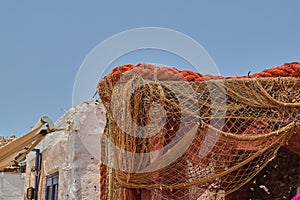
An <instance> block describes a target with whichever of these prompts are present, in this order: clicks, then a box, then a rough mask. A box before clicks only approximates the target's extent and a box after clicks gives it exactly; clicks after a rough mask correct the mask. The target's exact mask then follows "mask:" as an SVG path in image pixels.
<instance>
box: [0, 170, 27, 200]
mask: <svg viewBox="0 0 300 200" xmlns="http://www.w3.org/2000/svg"><path fill="white" fill-rule="evenodd" d="M24 177H25V174H17V173H8V172H0V200H22V199H23V198H24V192H23V191H24V190H23V188H24Z"/></svg>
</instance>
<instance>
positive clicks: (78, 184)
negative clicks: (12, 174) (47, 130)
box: [25, 102, 106, 200]
mask: <svg viewBox="0 0 300 200" xmlns="http://www.w3.org/2000/svg"><path fill="white" fill-rule="evenodd" d="M105 120H106V117H105V111H104V108H103V106H102V105H101V104H99V103H96V102H85V103H82V104H80V105H78V106H76V107H75V108H71V109H70V110H69V111H68V112H67V113H66V114H65V115H64V116H63V117H62V118H60V119H59V120H58V121H57V122H56V127H57V128H66V129H67V130H65V131H60V132H57V133H53V134H51V135H48V136H46V138H45V139H44V140H43V141H42V142H41V144H40V145H39V146H37V148H39V149H41V152H42V170H41V179H40V183H39V185H40V188H39V198H40V199H44V197H45V186H46V176H47V175H49V174H52V173H54V172H57V171H58V172H59V192H58V199H60V200H64V199H65V200H73V199H74V200H78V199H87V200H91V199H100V173H99V159H100V135H101V134H102V133H103V130H104V127H105V123H106V121H105ZM34 164H35V153H30V154H29V155H28V157H27V169H26V176H27V177H29V175H30V173H31V172H30V169H31V168H32V167H33V166H34ZM33 178H34V174H33V173H31V180H32V181H30V182H31V186H34V180H33ZM27 187H29V181H27V180H26V182H25V189H26V188H27Z"/></svg>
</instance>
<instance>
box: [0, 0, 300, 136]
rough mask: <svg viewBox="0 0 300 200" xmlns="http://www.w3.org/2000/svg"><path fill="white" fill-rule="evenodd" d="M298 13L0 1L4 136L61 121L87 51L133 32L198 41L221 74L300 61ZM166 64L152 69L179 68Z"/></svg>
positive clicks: (188, 4) (208, 5) (213, 4)
mask: <svg viewBox="0 0 300 200" xmlns="http://www.w3.org/2000/svg"><path fill="white" fill-rule="evenodd" d="M299 6H300V3H299V2H298V1H296V0H294V1H292V0H290V1H279V0H272V1H258V0H254V1H243V2H242V1H238V0H235V1H226V2H225V1H208V0H207V1H199V0H194V1H193V0H191V1H185V2H183V1H180V2H178V3H177V2H175V1H171V0H164V1H156V0H155V1H154V0H153V1H106V2H104V1H103V2H101V1H76V0H72V1H68V0H66V1H51V2H50V1H48V2H41V1H32V0H27V1H1V3H0V58H1V59H0V70H1V71H0V95H1V103H0V120H1V121H0V135H12V134H15V135H18V136H20V135H22V134H23V133H25V132H26V131H28V130H29V129H30V126H32V125H34V124H35V122H36V121H37V120H38V119H39V118H40V116H41V115H42V114H48V115H49V116H51V117H52V118H53V119H54V120H56V119H58V118H59V117H60V116H61V115H62V114H63V113H64V112H65V110H68V109H69V108H70V107H71V106H72V90H73V84H74V81H75V77H76V73H77V71H78V69H79V67H80V65H81V63H82V62H83V60H84V59H85V58H86V56H87V55H88V54H89V52H90V51H91V50H92V49H93V48H94V47H96V46H97V45H98V44H99V43H100V42H102V41H103V40H105V39H107V38H109V37H110V36H112V35H114V34H117V33H119V32H122V31H126V30H128V29H132V28H138V27H149V26H151V27H164V28H170V29H174V30H177V31H180V32H182V33H184V34H186V35H188V36H190V37H192V38H193V39H195V40H196V41H197V42H199V43H200V44H201V45H202V46H203V47H204V48H205V49H206V50H207V52H208V53H209V54H210V56H211V57H212V58H213V60H214V61H215V63H216V64H217V66H218V68H219V70H220V73H221V74H222V75H244V74H247V73H248V71H251V72H257V71H261V70H263V69H266V68H269V67H273V66H276V65H281V64H283V63H286V62H292V61H299V60H300V59H299V58H300V54H299V52H300V51H299V47H300V39H299V37H300V25H299V23H300V22H299V20H300V12H299ZM116 48H118V47H116ZM148 54H149V55H148ZM155 55H157V54H155V53H153V52H152V53H151V52H147V51H145V52H144V54H139V55H135V56H132V55H131V56H128V57H127V58H122V59H120V61H119V63H121V61H122V62H126V63H128V62H130V63H138V62H145V61H147V62H151V61H152V59H153V58H155ZM162 57H163V58H161V59H158V60H155V59H154V61H153V62H161V63H163V64H172V65H176V63H174V60H175V61H176V59H174V60H173V62H172V61H170V59H172V58H170V56H168V55H166V57H164V56H162ZM178 62H179V63H178V65H182V63H181V62H180V61H178ZM115 63H118V62H117V61H116V62H115ZM99 78H100V77H99ZM92 95H93V94H91V96H92Z"/></svg>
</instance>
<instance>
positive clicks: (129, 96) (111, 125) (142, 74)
mask: <svg viewBox="0 0 300 200" xmlns="http://www.w3.org/2000/svg"><path fill="white" fill-rule="evenodd" d="M298 68H300V64H298V63H290V64H286V65H283V66H279V67H276V68H272V69H269V70H265V71H263V72H260V73H256V74H252V75H248V76H240V77H220V76H212V75H202V74H199V73H195V72H191V71H187V70H177V69H176V68H169V67H158V66H155V65H149V64H139V65H136V66H134V65H124V66H121V67H117V68H115V69H114V70H113V71H112V73H110V74H109V75H107V76H106V77H104V79H102V80H101V81H100V82H99V84H98V93H99V95H100V97H101V99H102V101H103V104H104V106H105V108H106V110H107V124H106V128H105V131H104V134H103V137H102V138H101V144H102V145H101V161H102V164H101V167H100V171H101V200H104V199H105V200H115V199H120V200H135V199H137V200H139V199H141V200H150V199H153V200H160V199H174V200H176V199H181V200H182V199H185V200H197V199H224V197H225V196H226V195H228V194H230V193H231V192H233V191H235V190H237V189H238V188H240V187H241V186H242V185H244V184H245V183H247V182H248V181H249V180H251V179H252V178H253V177H254V176H255V175H256V174H257V173H259V172H260V171H261V170H262V169H263V168H264V167H265V166H266V165H267V164H268V163H269V162H270V161H271V160H272V159H274V158H275V157H276V153H277V151H278V149H279V148H280V147H281V146H287V147H288V148H290V149H291V150H292V151H294V152H296V153H299V152H297V151H298V149H297V148H296V147H295V146H291V145H288V142H289V141H290V140H291V138H292V139H293V138H296V137H298V135H297V133H298V132H299V131H298V125H299V124H298V123H299V122H298V121H299V119H298V118H299V114H298V113H299V111H300V80H299V78H298V77H299V76H300V71H299V70H298Z"/></svg>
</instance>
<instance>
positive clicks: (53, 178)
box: [45, 172, 58, 200]
mask: <svg viewBox="0 0 300 200" xmlns="http://www.w3.org/2000/svg"><path fill="white" fill-rule="evenodd" d="M45 199H46V200H58V172H56V173H53V174H50V175H49V176H47V177H46V197H45Z"/></svg>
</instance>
